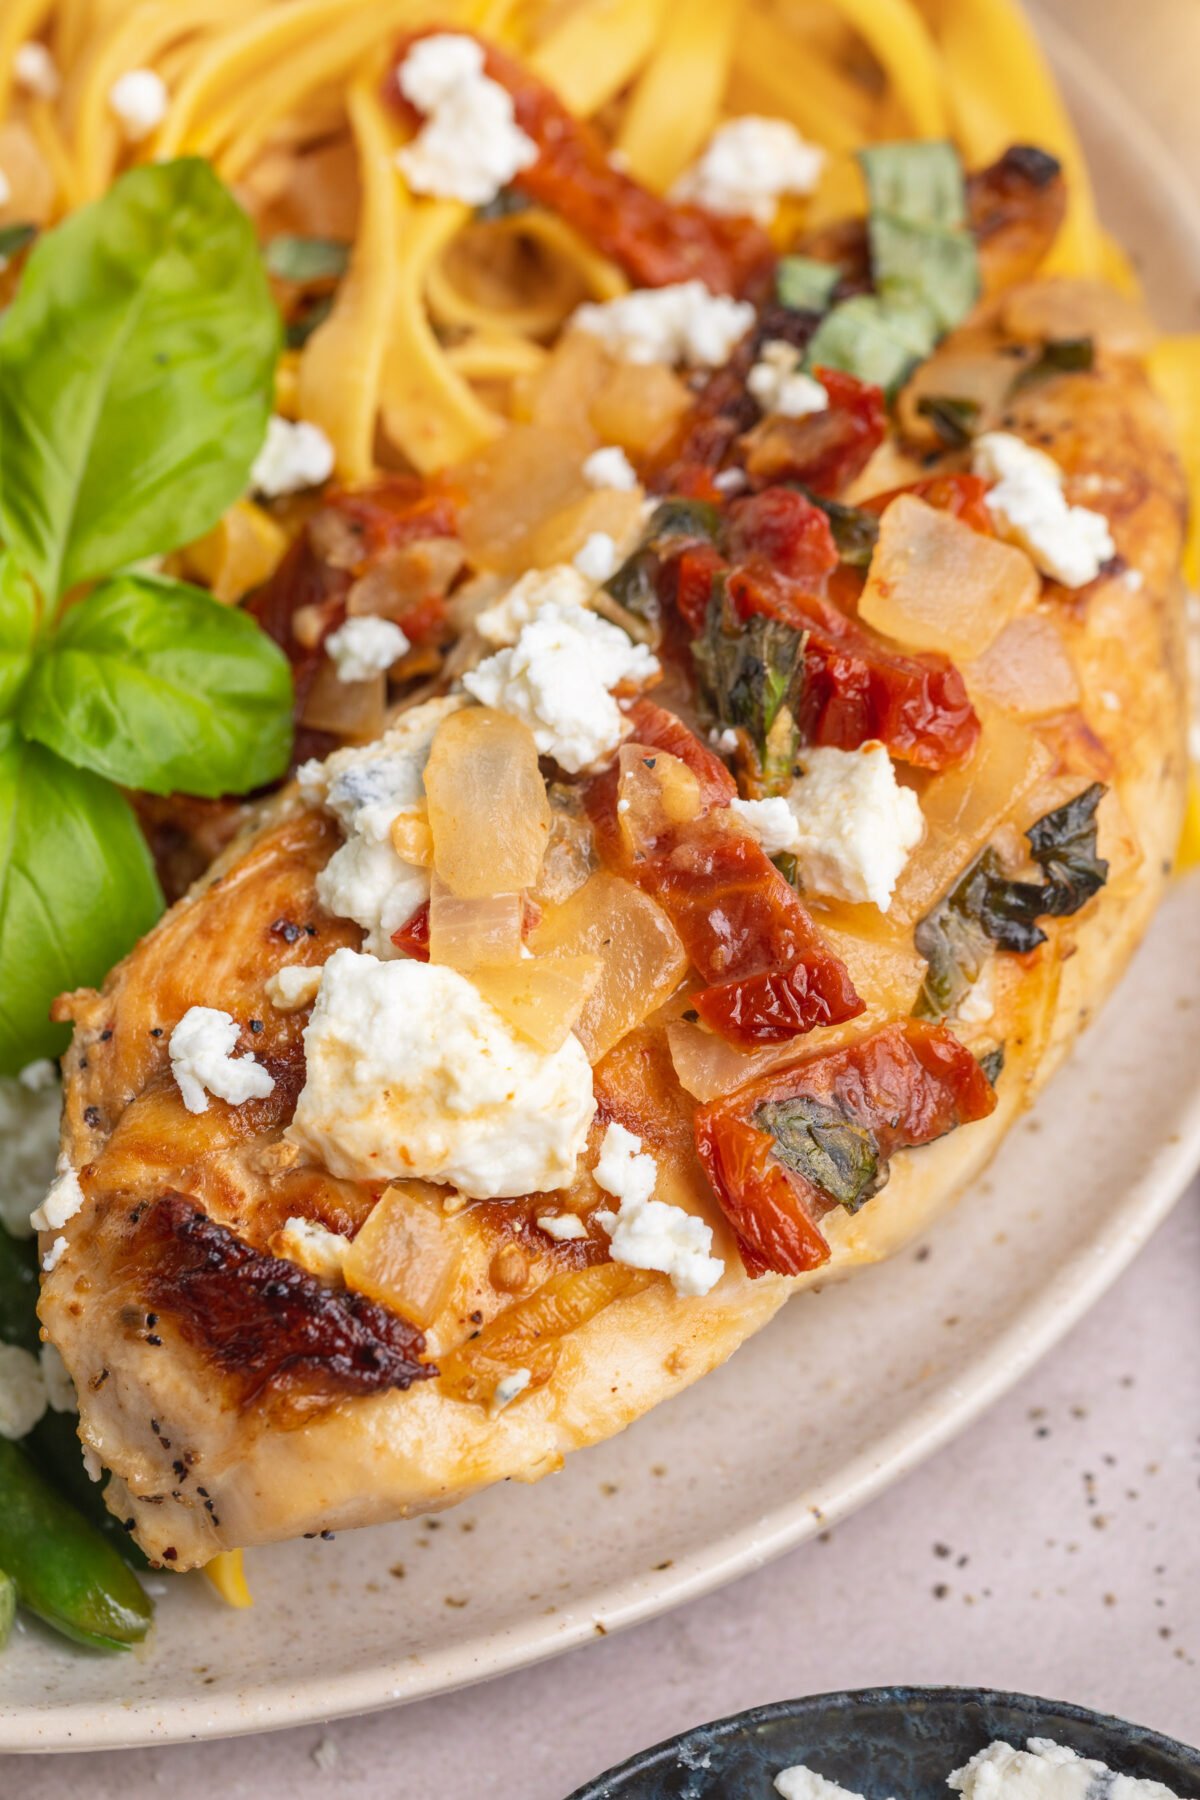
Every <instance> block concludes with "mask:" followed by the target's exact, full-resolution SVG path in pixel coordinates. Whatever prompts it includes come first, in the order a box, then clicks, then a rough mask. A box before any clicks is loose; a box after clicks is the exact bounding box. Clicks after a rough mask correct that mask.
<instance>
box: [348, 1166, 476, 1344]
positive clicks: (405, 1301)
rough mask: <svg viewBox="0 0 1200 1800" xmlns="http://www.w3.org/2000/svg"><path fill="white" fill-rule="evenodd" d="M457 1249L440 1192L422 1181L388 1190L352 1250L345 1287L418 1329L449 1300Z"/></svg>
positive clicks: (457, 1255) (404, 1183)
mask: <svg viewBox="0 0 1200 1800" xmlns="http://www.w3.org/2000/svg"><path fill="white" fill-rule="evenodd" d="M458 1264H459V1249H458V1244H457V1242H456V1239H455V1233H454V1227H453V1225H452V1224H451V1223H450V1221H449V1220H448V1219H447V1218H446V1216H445V1214H444V1212H443V1210H442V1205H441V1200H440V1197H439V1194H438V1190H437V1189H436V1188H435V1187H433V1186H431V1185H430V1184H429V1183H428V1182H424V1181H404V1182H397V1183H396V1184H395V1185H394V1186H392V1187H389V1188H387V1189H386V1190H385V1191H384V1193H383V1194H382V1195H381V1196H380V1199H379V1201H378V1203H377V1205H376V1206H375V1207H374V1208H373V1209H372V1211H371V1214H370V1217H369V1218H368V1219H367V1222H366V1224H365V1225H364V1226H363V1228H362V1230H361V1231H360V1232H359V1234H358V1236H357V1237H356V1238H355V1240H354V1242H353V1243H352V1244H351V1246H350V1250H349V1254H348V1255H347V1257H346V1262H345V1267H344V1270H343V1273H344V1275H345V1279H346V1286H347V1287H349V1288H353V1289H354V1290H355V1292H356V1293H359V1294H366V1296H367V1297H368V1299H370V1300H377V1301H378V1302H379V1304H380V1305H381V1306H386V1307H388V1308H390V1310H391V1311H392V1312H397V1313H399V1314H400V1315H401V1316H402V1317H403V1318H405V1319H409V1320H411V1322H412V1323H413V1324H414V1325H420V1326H421V1327H422V1328H425V1327H428V1326H430V1325H432V1324H433V1322H434V1320H435V1319H436V1318H437V1316H438V1314H439V1313H440V1312H441V1310H442V1308H443V1307H444V1306H445V1304H446V1301H447V1299H448V1298H449V1294H450V1289H451V1286H452V1284H453V1281H454V1277H455V1275H456V1273H457V1271H458Z"/></svg>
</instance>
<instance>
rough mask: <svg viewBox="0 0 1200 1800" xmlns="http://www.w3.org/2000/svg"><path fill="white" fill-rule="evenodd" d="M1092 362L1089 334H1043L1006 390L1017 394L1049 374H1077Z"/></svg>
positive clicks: (1092, 366)
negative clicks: (1041, 341) (1043, 339)
mask: <svg viewBox="0 0 1200 1800" xmlns="http://www.w3.org/2000/svg"><path fill="white" fill-rule="evenodd" d="M1095 366H1096V346H1095V344H1094V343H1093V342H1092V340H1091V338H1090V337H1077V338H1047V339H1046V342H1045V343H1044V344H1043V345H1042V347H1041V350H1040V351H1039V352H1038V354H1037V356H1036V357H1035V358H1034V360H1033V361H1032V362H1031V363H1027V364H1026V366H1025V367H1024V368H1023V369H1022V370H1021V373H1020V374H1019V375H1018V376H1017V378H1016V380H1015V381H1014V382H1013V384H1012V386H1011V388H1010V389H1009V390H1008V391H1009V393H1010V394H1019V393H1020V392H1021V390H1022V389H1023V388H1028V387H1036V385H1037V383H1038V382H1039V381H1048V380H1049V379H1050V377H1051V376H1052V375H1078V374H1082V373H1086V372H1087V370H1089V369H1092V368H1095Z"/></svg>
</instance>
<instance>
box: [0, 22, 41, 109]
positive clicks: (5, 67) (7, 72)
mask: <svg viewBox="0 0 1200 1800" xmlns="http://www.w3.org/2000/svg"><path fill="white" fill-rule="evenodd" d="M53 10H54V0H4V5H3V7H2V8H0V114H3V113H4V112H5V111H6V110H7V108H8V106H9V103H10V101H11V99H12V87H13V60H14V58H15V57H16V54H17V51H18V49H19V48H20V46H21V45H22V44H23V43H24V42H25V40H26V39H27V38H32V37H36V36H37V35H38V32H39V31H41V29H42V27H43V26H44V25H45V23H46V21H47V19H49V17H50V14H51V13H52V12H53Z"/></svg>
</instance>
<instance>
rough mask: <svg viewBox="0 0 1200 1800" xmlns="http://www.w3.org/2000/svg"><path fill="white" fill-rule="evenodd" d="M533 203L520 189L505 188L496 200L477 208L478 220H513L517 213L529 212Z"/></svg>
mask: <svg viewBox="0 0 1200 1800" xmlns="http://www.w3.org/2000/svg"><path fill="white" fill-rule="evenodd" d="M532 204H533V203H532V201H531V200H529V199H528V198H527V197H526V195H524V194H523V193H522V192H521V190H520V188H515V187H503V188H501V189H500V192H499V193H498V194H497V195H496V197H495V199H494V200H488V201H485V202H484V204H483V205H482V206H477V207H476V208H475V217H476V218H477V219H484V220H490V219H511V218H512V217H513V215H514V214H515V213H523V212H528V211H529V208H530V206H531V205H532Z"/></svg>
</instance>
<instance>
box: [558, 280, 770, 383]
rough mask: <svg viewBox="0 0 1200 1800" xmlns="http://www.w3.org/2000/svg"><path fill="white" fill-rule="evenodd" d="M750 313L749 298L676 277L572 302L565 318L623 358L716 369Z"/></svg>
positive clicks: (727, 355) (747, 325)
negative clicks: (613, 295) (572, 308)
mask: <svg viewBox="0 0 1200 1800" xmlns="http://www.w3.org/2000/svg"><path fill="white" fill-rule="evenodd" d="M754 317H755V314H754V308H753V307H752V306H751V305H750V303H749V301H746V300H731V299H730V297H729V295H728V294H711V293H710V292H709V291H708V289H707V288H706V287H705V285H704V283H703V282H702V281H677V282H673V283H671V284H670V285H668V286H667V287H660V288H635V289H634V291H633V292H632V293H631V294H621V295H619V296H618V297H617V298H616V299H615V300H603V301H597V302H589V303H588V304H587V305H584V306H580V307H577V308H576V310H575V312H574V313H573V314H572V315H571V318H570V321H569V324H570V326H571V328H572V329H573V330H575V331H586V332H587V333H588V334H589V335H590V336H591V337H597V338H599V339H600V340H601V342H602V343H604V344H605V345H607V347H608V348H609V349H610V350H611V351H612V352H613V354H614V355H615V356H620V357H623V358H624V360H625V361H626V362H632V363H655V362H661V363H683V364H685V365H686V366H687V367H688V368H691V369H715V368H719V367H721V366H722V365H723V364H724V363H727V362H728V361H729V358H730V355H731V353H732V351H733V347H734V345H735V344H736V343H737V341H738V339H739V338H742V337H744V336H745V335H746V333H747V332H748V331H749V330H750V327H751V326H752V325H753V324H754Z"/></svg>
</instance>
